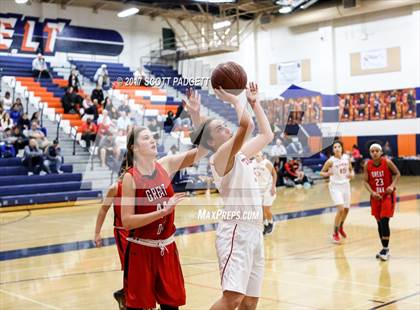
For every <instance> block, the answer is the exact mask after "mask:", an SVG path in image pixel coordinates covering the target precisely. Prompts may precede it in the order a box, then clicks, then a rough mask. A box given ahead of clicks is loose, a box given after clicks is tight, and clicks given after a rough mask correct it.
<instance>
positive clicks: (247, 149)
mask: <svg viewBox="0 0 420 310" xmlns="http://www.w3.org/2000/svg"><path fill="white" fill-rule="evenodd" d="M246 98H247V100H248V103H249V104H250V105H251V107H252V109H253V110H254V113H255V117H256V118H257V124H258V129H259V133H258V134H257V135H256V136H255V137H254V138H251V139H250V140H248V141H247V142H246V143H245V144H244V146H243V147H242V149H241V151H242V153H244V154H245V156H246V157H248V158H251V157H253V156H254V155H255V154H257V153H258V152H260V151H262V149H263V148H264V147H266V146H267V145H268V144H269V143H270V142H271V141H273V138H274V134H273V131H272V130H271V126H270V122H269V121H268V119H267V116H266V115H265V112H264V110H263V108H262V106H261V104H260V101H259V100H258V85H257V84H255V83H249V87H247V89H246Z"/></svg>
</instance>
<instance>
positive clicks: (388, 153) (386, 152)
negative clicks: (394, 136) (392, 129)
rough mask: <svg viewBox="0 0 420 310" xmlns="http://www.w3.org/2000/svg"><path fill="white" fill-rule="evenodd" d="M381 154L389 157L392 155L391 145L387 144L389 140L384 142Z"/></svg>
mask: <svg viewBox="0 0 420 310" xmlns="http://www.w3.org/2000/svg"><path fill="white" fill-rule="evenodd" d="M383 154H384V156H386V157H388V158H389V159H391V158H392V157H393V153H392V148H391V145H390V144H389V141H386V142H385V145H384V147H383Z"/></svg>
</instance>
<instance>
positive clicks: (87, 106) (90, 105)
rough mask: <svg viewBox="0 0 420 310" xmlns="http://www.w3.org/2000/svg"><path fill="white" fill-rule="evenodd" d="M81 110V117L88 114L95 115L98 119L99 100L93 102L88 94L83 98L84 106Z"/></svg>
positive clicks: (94, 117) (95, 118)
mask: <svg viewBox="0 0 420 310" xmlns="http://www.w3.org/2000/svg"><path fill="white" fill-rule="evenodd" d="M79 112H80V115H81V117H84V116H85V115H87V114H89V115H93V119H94V120H95V121H96V120H97V119H98V117H99V114H98V101H97V100H95V102H92V101H91V100H90V98H89V97H88V96H85V99H83V103H82V108H81V109H80V111H79Z"/></svg>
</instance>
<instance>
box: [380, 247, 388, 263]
mask: <svg viewBox="0 0 420 310" xmlns="http://www.w3.org/2000/svg"><path fill="white" fill-rule="evenodd" d="M379 259H380V260H381V261H383V262H385V261H387V260H388V259H389V249H382V250H381V251H380V252H379Z"/></svg>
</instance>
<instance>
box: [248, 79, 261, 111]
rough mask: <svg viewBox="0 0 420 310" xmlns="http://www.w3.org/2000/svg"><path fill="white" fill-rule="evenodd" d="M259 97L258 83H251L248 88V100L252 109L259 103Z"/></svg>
mask: <svg viewBox="0 0 420 310" xmlns="http://www.w3.org/2000/svg"><path fill="white" fill-rule="evenodd" d="M257 96H258V85H257V83H254V82H251V83H249V85H248V87H247V88H246V100H248V103H249V104H250V106H251V107H252V108H254V106H255V104H256V103H257Z"/></svg>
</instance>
